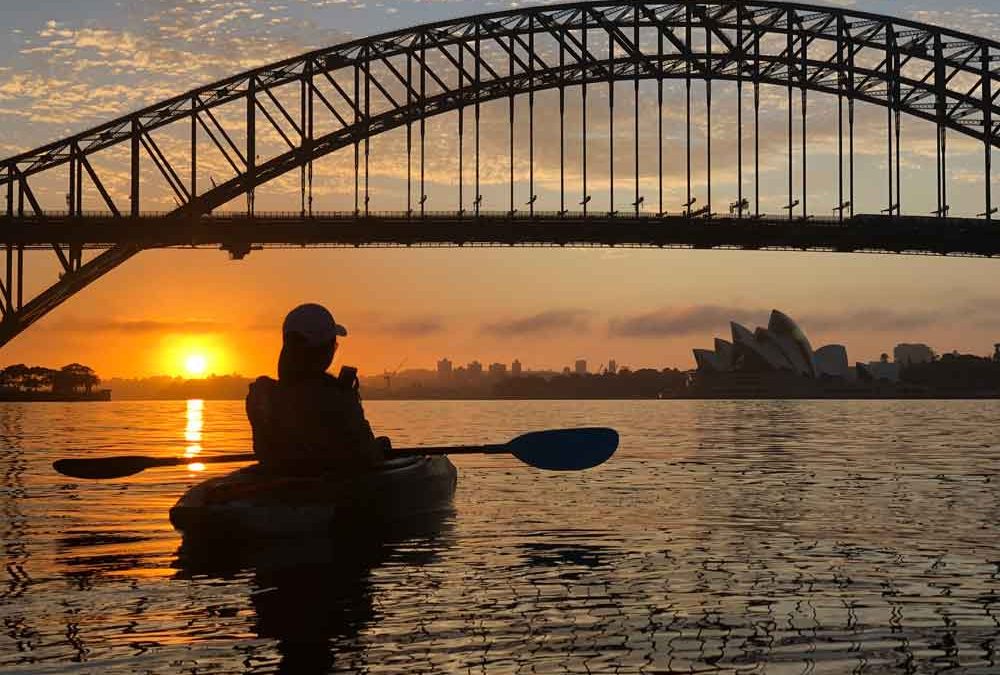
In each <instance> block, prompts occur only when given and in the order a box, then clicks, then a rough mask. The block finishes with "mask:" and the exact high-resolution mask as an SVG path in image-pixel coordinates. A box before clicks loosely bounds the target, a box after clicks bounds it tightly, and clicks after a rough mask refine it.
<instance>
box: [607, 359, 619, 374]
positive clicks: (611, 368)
mask: <svg viewBox="0 0 1000 675" xmlns="http://www.w3.org/2000/svg"><path fill="white" fill-rule="evenodd" d="M617 372H618V362H617V361H615V360H614V359H611V360H610V361H608V375H614V374H615V373H617Z"/></svg>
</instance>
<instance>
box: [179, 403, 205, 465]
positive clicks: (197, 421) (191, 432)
mask: <svg viewBox="0 0 1000 675" xmlns="http://www.w3.org/2000/svg"><path fill="white" fill-rule="evenodd" d="M204 409H205V402H204V401H202V400H201V399H191V400H190V401H188V402H187V412H186V418H187V426H186V427H185V428H184V440H185V441H187V443H188V446H187V448H186V449H185V450H184V456H185V457H196V456H198V455H199V454H201V432H202V428H203V427H204V424H205V422H204V417H203V412H204ZM195 467H198V468H195ZM204 468H205V467H204V465H202V464H189V465H188V469H189V470H191V471H201V470H202V469H204Z"/></svg>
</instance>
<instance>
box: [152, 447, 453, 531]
mask: <svg viewBox="0 0 1000 675" xmlns="http://www.w3.org/2000/svg"><path fill="white" fill-rule="evenodd" d="M456 482H457V471H456V470H455V467H454V465H453V464H452V463H451V462H450V461H449V460H448V458H447V457H444V456H434V457H404V458H399V459H393V460H388V461H386V462H385V463H384V464H383V465H382V466H381V467H379V468H378V469H377V470H374V471H371V472H368V473H364V474H359V475H357V476H352V477H349V478H344V477H336V476H320V477H299V476H275V475H270V474H267V473H265V472H264V471H262V470H261V469H260V467H259V466H258V465H254V466H249V467H245V468H242V469H239V470H237V471H234V472H232V473H230V474H227V475H225V476H219V477H217V478H211V479H209V480H206V481H204V482H202V483H199V484H198V485H195V486H194V487H192V488H191V489H190V490H188V491H187V492H186V493H185V494H184V495H183V496H182V497H181V498H180V499H179V500H178V501H177V503H176V504H175V505H174V507H173V508H171V509H170V522H171V523H172V524H173V526H174V527H175V528H176V529H178V530H179V531H181V532H182V533H183V534H184V535H185V536H187V535H191V536H206V537H211V538H230V537H245V536H248V535H249V536H266V537H280V536H295V535H301V534H306V533H317V532H330V531H334V530H337V529H350V528H357V527H362V528H368V527H372V526H377V525H379V524H385V523H390V522H394V521H399V520H404V519H406V518H409V517H411V516H417V515H420V514H426V513H428V512H431V511H435V510H439V509H443V508H447V507H448V506H449V505H450V503H451V498H452V496H453V495H454V492H455V485H456Z"/></svg>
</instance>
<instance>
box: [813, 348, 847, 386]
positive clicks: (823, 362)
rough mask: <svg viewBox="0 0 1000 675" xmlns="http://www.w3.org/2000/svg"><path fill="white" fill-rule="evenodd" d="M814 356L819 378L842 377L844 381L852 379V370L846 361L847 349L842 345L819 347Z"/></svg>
mask: <svg viewBox="0 0 1000 675" xmlns="http://www.w3.org/2000/svg"><path fill="white" fill-rule="evenodd" d="M814 356H815V359H816V370H817V371H818V373H819V376H820V377H823V376H827V377H842V378H844V379H845V380H846V379H852V378H853V377H854V370H853V369H852V368H851V364H850V362H849V361H848V360H847V348H846V347H844V345H826V346H825V347H820V348H819V349H817V350H816V354H815V355H814Z"/></svg>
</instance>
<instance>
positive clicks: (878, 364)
mask: <svg viewBox="0 0 1000 675" xmlns="http://www.w3.org/2000/svg"><path fill="white" fill-rule="evenodd" d="M899 366H900V364H899V362H896V363H890V362H889V355H888V354H883V355H882V357H881V358H880V359H879V360H878V361H869V362H868V363H867V364H866V365H864V366H863V368H864V369H865V370H866V371H867V373H868V374H869V375H870V376H871V378H872V379H873V380H876V381H885V382H899Z"/></svg>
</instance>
